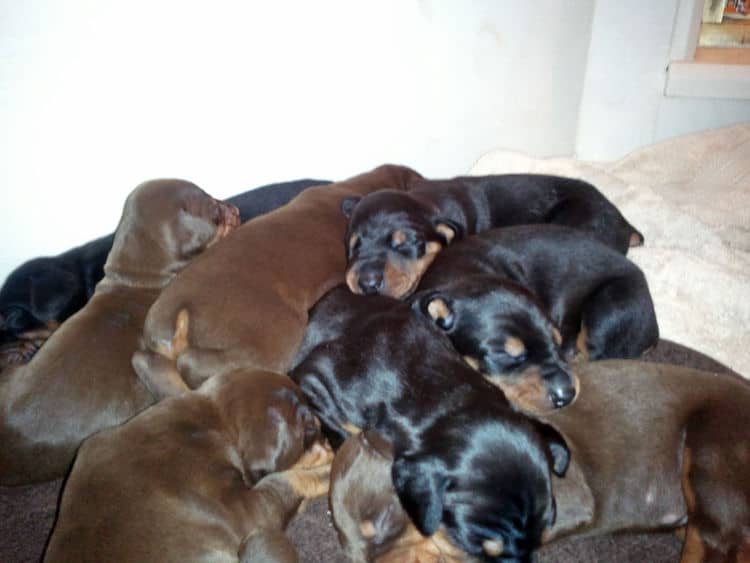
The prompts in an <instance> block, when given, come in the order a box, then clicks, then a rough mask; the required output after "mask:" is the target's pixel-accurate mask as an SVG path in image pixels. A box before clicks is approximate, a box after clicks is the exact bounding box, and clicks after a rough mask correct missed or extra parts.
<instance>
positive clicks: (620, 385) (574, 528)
mask: <svg viewBox="0 0 750 563" xmlns="http://www.w3.org/2000/svg"><path fill="white" fill-rule="evenodd" d="M576 370H577V372H578V376H579V378H580V381H581V391H580V394H579V397H578V400H577V401H576V402H575V403H573V404H572V405H570V406H569V407H566V408H564V409H560V410H556V411H553V412H550V413H548V414H547V415H545V416H543V417H542V420H545V421H546V422H547V423H549V424H551V425H553V426H554V427H555V428H557V429H558V430H559V431H560V432H561V433H562V435H563V436H564V438H565V440H566V442H567V443H568V446H569V447H570V451H571V467H570V470H569V471H568V474H567V475H566V477H565V478H564V479H559V480H555V482H554V492H555V498H556V500H557V509H558V519H557V522H556V523H555V525H554V527H553V528H552V529H551V530H549V531H548V532H546V533H545V537H546V538H547V540H552V539H554V538H559V537H564V536H568V535H577V534H582V535H595V534H607V533H611V532H616V531H632V530H658V529H665V528H673V527H678V526H683V525H685V524H687V531H686V534H685V544H684V547H683V552H682V558H681V562H682V563H695V562H699V561H701V562H706V563H718V562H721V563H729V562H731V563H741V562H743V563H747V562H748V561H750V470H749V469H748V468H749V467H750V433H748V428H750V383H748V381H747V380H745V379H742V378H741V377H739V376H736V375H734V374H726V373H725V374H717V373H710V372H706V371H699V370H694V369H689V368H685V367H678V366H672V365H667V364H654V363H645V362H638V361H633V360H607V361H602V362H590V363H586V364H580V365H578V366H576Z"/></svg>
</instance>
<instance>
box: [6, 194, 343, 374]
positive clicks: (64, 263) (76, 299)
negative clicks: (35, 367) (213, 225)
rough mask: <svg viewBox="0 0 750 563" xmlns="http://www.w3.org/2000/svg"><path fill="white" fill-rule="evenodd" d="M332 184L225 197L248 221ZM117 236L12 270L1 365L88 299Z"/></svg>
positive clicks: (21, 357)
mask: <svg viewBox="0 0 750 563" xmlns="http://www.w3.org/2000/svg"><path fill="white" fill-rule="evenodd" d="M328 183H330V182H329V181H328V180H295V181H292V182H282V183H279V184H269V185H267V186H262V187H260V188H255V189H252V190H248V191H246V192H244V193H241V194H239V195H236V196H233V197H230V198H229V199H227V200H225V201H226V203H228V204H230V205H234V206H235V207H237V209H239V212H240V221H241V222H242V223H244V222H245V221H249V220H250V219H253V218H255V217H258V216H260V215H264V214H266V213H268V212H269V211H273V210H274V209H276V208H278V207H281V206H282V205H285V204H287V203H289V201H291V200H292V198H294V197H295V196H297V195H298V194H299V193H301V192H302V191H303V190H306V189H307V188H309V187H312V186H318V185H323V184H328ZM114 238H115V237H114V234H110V235H107V236H104V237H100V238H98V239H96V240H92V241H90V242H87V243H86V244H84V245H81V246H78V247H76V248H72V249H71V250H68V251H66V252H64V253H62V254H60V255H58V256H49V257H41V258H35V259H33V260H29V261H28V262H25V263H23V264H21V265H20V266H19V267H18V268H16V269H15V270H14V271H13V272H11V273H10V275H8V277H7V279H6V280H5V283H3V286H2V287H1V288H0V346H4V349H3V350H0V370H2V368H3V367H4V366H6V365H10V364H13V363H21V362H24V361H28V360H29V359H31V356H33V354H34V352H36V350H37V349H38V348H39V346H40V345H41V343H42V342H43V341H44V339H46V337H48V336H49V334H50V333H51V332H52V330H54V329H55V328H57V326H59V324H60V323H61V322H63V321H64V320H65V319H67V318H68V317H70V316H71V315H72V314H73V313H75V312H76V311H78V310H79V309H81V307H83V306H84V305H85V304H86V302H87V301H88V300H89V299H90V298H91V296H92V295H93V294H94V288H95V287H96V284H97V283H98V282H99V280H101V279H102V278H103V277H104V262H105V261H106V259H107V254H109V251H110V250H111V248H112V242H113V241H114ZM43 337H44V338H43ZM3 352H5V353H3Z"/></svg>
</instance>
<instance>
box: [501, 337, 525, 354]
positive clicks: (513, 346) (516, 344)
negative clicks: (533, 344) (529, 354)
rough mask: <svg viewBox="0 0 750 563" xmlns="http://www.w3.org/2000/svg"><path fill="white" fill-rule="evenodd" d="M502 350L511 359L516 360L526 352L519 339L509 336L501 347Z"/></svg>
mask: <svg viewBox="0 0 750 563" xmlns="http://www.w3.org/2000/svg"><path fill="white" fill-rule="evenodd" d="M503 348H504V349H505V351H506V352H507V353H508V354H509V355H510V356H512V357H514V358H518V357H519V356H521V355H523V354H524V352H526V346H525V345H524V343H523V340H521V339H520V338H516V337H515V336H510V337H509V338H508V339H507V340H506V341H505V344H504V345H503Z"/></svg>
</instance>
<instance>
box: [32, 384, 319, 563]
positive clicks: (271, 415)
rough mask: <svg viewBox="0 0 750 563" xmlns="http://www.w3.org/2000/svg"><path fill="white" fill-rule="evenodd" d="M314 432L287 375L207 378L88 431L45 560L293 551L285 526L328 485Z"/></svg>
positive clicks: (239, 556) (257, 555)
mask: <svg viewBox="0 0 750 563" xmlns="http://www.w3.org/2000/svg"><path fill="white" fill-rule="evenodd" d="M319 438H320V432H319V425H318V423H317V421H316V420H315V417H314V416H313V414H312V411H311V410H310V408H309V407H308V406H307V405H306V404H305V401H304V397H303V396H302V394H301V393H300V391H299V389H297V387H296V386H295V385H294V383H292V381H291V380H289V378H288V377H286V376H284V375H280V374H275V373H270V372H250V371H240V372H234V373H231V374H227V375H224V376H219V377H216V378H212V379H211V380H210V381H208V382H206V384H205V385H203V386H202V387H201V388H200V389H199V390H197V391H195V392H192V393H187V394H185V395H182V396H180V397H174V398H171V399H168V400H165V401H163V402H161V403H159V404H158V405H155V406H153V407H152V408H150V409H148V410H146V411H145V412H143V413H141V414H139V415H138V416H136V417H135V418H133V419H132V420H130V421H128V422H127V423H126V424H124V425H122V426H119V427H117V428H111V429H108V430H105V431H103V432H100V433H99V434H97V435H96V436H93V437H91V438H90V439H88V440H86V442H84V444H83V445H82V446H81V449H80V451H79V453H78V455H77V457H76V460H75V463H74V464H73V469H72V471H71V473H70V476H69V477H68V480H67V482H66V484H65V489H64V491H63V495H62V501H61V505H60V513H59V516H58V518H57V522H56V523H55V527H54V530H53V532H52V536H51V539H50V542H49V545H48V547H47V552H46V555H45V558H44V560H45V561H47V562H53V561H60V562H63V561H107V562H116V561H121V562H126V561H132V562H134V563H135V562H138V563H145V562H148V561H155V562H156V561H159V562H162V561H208V560H211V561H219V560H221V561H238V560H242V561H281V562H284V563H286V562H289V563H291V562H295V561H296V560H297V558H296V553H295V551H294V548H293V547H292V545H291V543H290V542H289V541H288V540H287V539H286V537H285V535H284V533H283V530H284V528H285V526H286V524H287V523H288V521H289V520H290V519H291V518H292V516H293V515H294V514H295V512H296V511H297V509H298V507H299V506H300V504H301V502H302V501H303V500H304V499H306V498H312V497H315V496H321V495H324V494H325V493H326V492H327V490H328V480H329V471H330V461H331V457H332V454H331V452H330V450H329V449H327V448H325V447H324V446H323V445H322V444H321V442H320V441H319ZM278 471H281V473H276V472H278Z"/></svg>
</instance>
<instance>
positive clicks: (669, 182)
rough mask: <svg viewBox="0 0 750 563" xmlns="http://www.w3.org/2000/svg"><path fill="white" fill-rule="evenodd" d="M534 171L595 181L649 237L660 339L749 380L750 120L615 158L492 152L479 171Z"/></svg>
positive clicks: (641, 257) (646, 258)
mask: <svg viewBox="0 0 750 563" xmlns="http://www.w3.org/2000/svg"><path fill="white" fill-rule="evenodd" d="M517 172H531V173H539V174H559V175H562V176H570V177H574V178H581V179H583V180H586V181H588V182H591V183H592V184H594V185H596V186H597V187H598V188H599V189H600V190H601V191H602V192H603V193H604V194H605V195H606V196H607V197H608V198H610V200H612V201H613V202H614V203H615V205H617V206H618V207H619V208H620V210H621V211H622V213H623V215H625V217H626V218H627V219H628V220H629V221H630V222H631V223H632V224H633V225H635V227H636V228H638V229H639V230H640V231H641V232H642V233H643V234H644V236H645V238H646V243H645V245H644V246H643V247H637V248H632V249H631V250H630V252H629V253H628V256H629V257H630V258H631V259H632V260H633V261H634V262H635V263H636V264H638V265H639V266H640V267H641V268H642V269H643V271H644V272H645V274H646V278H647V279H648V282H649V286H650V288H651V293H652V296H653V298H654V303H655V306H656V314H657V319H658V321H659V328H660V331H661V336H662V337H663V338H667V339H669V340H672V341H675V342H679V343H681V344H683V345H686V346H689V347H691V348H694V349H696V350H700V351H701V352H703V353H705V354H708V355H710V356H712V357H714V358H716V359H717V360H719V361H721V362H723V363H724V364H726V365H727V366H729V367H731V368H732V369H734V370H735V371H738V372H740V373H741V374H743V375H744V376H745V377H750V336H749V335H748V326H750V123H743V124H739V125H734V126H731V127H725V128H722V129H716V130H710V131H704V132H701V133H697V134H692V135H686V136H683V137H677V138H675V139H671V140H669V141H665V142H662V143H658V144H655V145H652V146H649V147H645V148H642V149H639V150H637V151H635V152H633V153H631V154H629V155H627V156H626V157H624V158H623V159H621V160H618V161H615V162H598V163H596V162H585V161H580V160H576V159H571V158H550V159H538V158H533V157H530V156H527V155H523V154H519V153H517V152H512V151H507V150H495V151H492V152H490V153H488V154H486V155H484V156H482V157H481V158H480V159H479V160H478V161H477V163H476V164H475V165H474V166H473V167H472V168H471V170H470V172H469V173H470V174H472V175H485V174H503V173H517Z"/></svg>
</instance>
